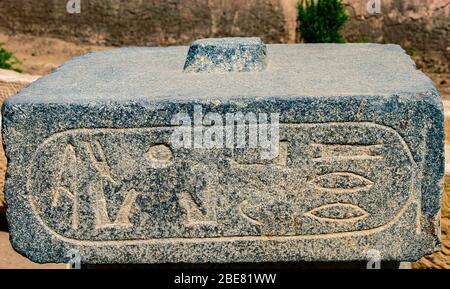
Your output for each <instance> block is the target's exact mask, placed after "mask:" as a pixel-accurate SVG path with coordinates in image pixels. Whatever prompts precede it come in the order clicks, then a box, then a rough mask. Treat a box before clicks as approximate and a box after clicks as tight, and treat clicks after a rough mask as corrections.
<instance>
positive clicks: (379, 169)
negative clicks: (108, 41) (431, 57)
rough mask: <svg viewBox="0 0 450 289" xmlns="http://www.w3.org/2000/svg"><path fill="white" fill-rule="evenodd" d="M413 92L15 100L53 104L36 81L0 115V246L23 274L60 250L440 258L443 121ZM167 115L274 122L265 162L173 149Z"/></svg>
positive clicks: (110, 255)
mask: <svg viewBox="0 0 450 289" xmlns="http://www.w3.org/2000/svg"><path fill="white" fill-rule="evenodd" d="M298 47H303V46H298ZM270 48H271V47H270V46H269V52H270V51H271V53H272V54H273V55H274V57H276V55H277V53H280V51H279V50H278V49H283V48H280V46H274V47H273V49H272V50H270ZM318 49H319V50H320V47H319V48H318ZM334 49H336V48H335V46H333V45H331V46H327V47H324V51H328V52H330V51H331V52H332V53H333V51H334ZM338 49H340V48H338ZM357 52H358V51H357ZM111 53H114V52H111ZM142 53H143V54H146V53H147V51H146V50H144V51H142ZM367 53H368V55H373V51H372V50H371V49H368V51H367ZM384 53H386V54H387V55H388V56H389V50H387V51H384ZM396 53H397V52H396ZM138 54H140V53H138ZM180 54H181V53H180ZM338 54H339V53H338ZM319 55H321V57H322V56H323V51H320V53H319ZM346 55H347V56H346ZM353 55H354V53H349V52H345V53H344V54H342V55H341V56H340V57H343V58H345V57H354V56H353ZM399 55H400V57H403V56H402V55H403V54H400V53H399ZM105 56H108V54H99V56H98V57H99V58H100V60H101V62H103V63H110V62H109V61H107V59H106V60H105ZM395 56H396V57H397V58H398V55H395ZM111 57H112V56H111ZM374 57H377V56H376V55H375V56H374ZM112 58H114V59H115V57H112ZM138 58H139V57H138ZM344 60H345V59H344ZM89 63H90V65H93V64H95V61H93V62H92V61H90V62H89ZM178 63H181V58H180V62H178ZM108 65H109V64H107V65H106V66H107V68H106V69H107V70H108V69H110V66H108ZM386 65H388V64H386ZM78 66H79V64H78ZM396 67H398V65H396ZM67 68H70V64H69V66H68V67H67V66H66V67H62V68H61V69H60V70H59V71H57V72H56V73H55V74H54V75H50V76H49V82H48V83H53V81H54V79H53V80H52V77H57V76H58V73H62V74H64V73H69V74H70V75H72V77H74V71H73V69H68V70H66V69H67ZM389 68H390V67H389ZM80 69H81V70H83V67H80ZM65 71H66V72H65ZM83 71H84V70H83ZM180 73H182V72H180ZM312 73H314V71H312ZM330 73H331V74H333V75H338V74H339V73H338V72H333V71H330ZM335 73H336V74H335ZM405 73H406V76H405V75H402V76H401V77H402V79H403V77H405V79H409V78H411V77H418V76H417V75H416V73H418V72H416V71H415V70H413V68H412V66H411V67H410V68H409V69H407V70H406V71H405ZM378 74H380V71H375V73H374V75H378ZM393 74H394V75H398V74H397V72H395V73H393ZM55 75H56V76H55ZM80 75H81V74H80ZM83 75H84V74H83ZM198 75H202V74H198ZM356 75H361V73H355V77H356ZM347 76H348V75H347ZM189 77H190V81H193V80H203V76H197V74H194V76H189ZM226 77H227V76H224V78H226ZM251 77H258V75H252V76H251ZM336 77H337V76H336ZM75 79H76V76H75ZM73 80H74V79H73V78H72V81H73ZM109 81H110V79H109V80H108V82H109ZM147 81H148V80H147ZM392 81H396V80H395V79H393V80H392ZM420 81H423V83H424V87H423V91H415V90H413V89H411V88H410V87H406V88H405V89H406V91H409V90H411V91H409V92H404V91H403V92H399V93H392V94H389V95H385V94H383V95H377V94H373V95H366V94H365V93H361V94H353V95H327V94H321V91H318V93H317V95H315V96H302V95H297V96H295V95H289V96H276V97H275V96H271V95H269V96H267V97H253V96H248V95H247V96H246V97H237V98H236V97H234V98H233V97H220V98H217V99H213V100H211V99H201V98H187V99H169V100H166V99H164V100H161V99H157V98H150V99H145V100H142V99H140V100H138V99H136V100H133V101H130V100H126V101H122V102H120V101H118V102H108V101H103V100H101V101H98V99H97V101H84V100H82V99H74V98H70V99H61V100H60V101H59V102H56V103H55V102H53V101H52V102H46V101H43V100H40V101H31V100H27V98H26V96H29V95H31V94H32V93H33V92H34V93H36V94H39V93H40V91H45V93H49V94H51V93H53V90H52V89H50V90H49V89H48V87H47V89H44V88H45V87H46V80H45V79H44V80H40V81H38V82H37V83H35V84H33V86H31V87H29V88H28V89H26V90H25V91H24V92H22V93H23V94H21V95H18V96H17V97H15V98H12V99H11V100H9V101H7V102H6V104H5V106H4V108H3V115H4V123H3V136H4V141H5V144H6V153H7V156H8V158H9V160H10V163H9V166H8V178H7V182H6V195H7V202H8V221H9V225H10V231H11V237H12V242H13V245H14V247H15V248H16V249H17V250H19V251H20V252H22V253H23V254H25V255H26V256H28V257H29V258H31V259H32V260H34V261H38V262H66V261H67V260H68V257H67V256H66V254H67V252H69V251H70V250H72V249H74V250H77V251H78V252H79V253H80V256H81V258H82V262H86V263H164V262H264V261H266V262H267V261H299V260H306V261H312V260H315V261H338V260H342V261H350V260H367V253H368V251H369V250H371V249H372V250H377V251H379V252H380V254H381V258H382V259H384V260H399V261H408V260H416V259H418V258H420V257H421V256H423V255H425V254H428V253H431V252H432V251H433V250H435V248H436V247H437V246H438V245H439V208H440V196H441V190H442V178H443V164H444V162H443V139H444V138H443V112H442V105H441V104H440V100H439V95H438V94H437V93H436V91H435V89H434V88H433V86H432V84H431V83H429V82H427V80H426V78H421V77H418V78H417V79H416V81H414V85H417V84H418V83H419V84H420ZM425 84H426V85H425ZM96 85H98V86H99V87H101V83H100V84H98V83H96ZM136 85H138V86H139V83H137V84H136ZM331 85H333V84H331ZM411 85H412V84H411ZM381 86H382V84H380V87H381ZM87 87H89V89H90V87H91V86H90V85H88V86H87ZM55 89H56V88H55ZM344 89H345V87H344ZM380 89H381V88H380ZM218 91H219V93H220V88H219V89H218ZM199 107H200V110H199V109H198V108H199ZM199 111H200V113H201V115H199ZM179 113H184V114H185V115H187V116H189V117H191V119H193V120H194V122H195V119H197V120H198V119H200V122H201V123H204V121H205V118H204V117H205V116H208V115H209V116H211V114H212V113H214V114H215V115H216V116H217V115H218V116H220V117H223V123H225V122H226V115H227V114H235V113H242V114H243V115H245V116H249V115H251V114H252V113H253V114H255V115H259V113H265V114H268V115H270V114H272V113H276V114H278V115H279V117H278V119H279V138H278V139H277V144H278V147H279V150H278V154H277V156H276V158H274V159H269V160H262V159H261V158H260V153H261V149H259V148H256V149H254V148H227V147H225V146H222V147H221V146H218V147H215V148H213V149H212V148H205V147H202V148H195V147H177V146H176V145H175V143H174V141H173V138H172V136H173V134H174V133H175V131H176V130H177V129H179V128H180V127H179V126H177V125H176V124H174V123H173V121H172V119H173V116H174V115H176V114H179ZM189 127H190V126H189ZM218 127H219V128H222V126H218ZM218 127H216V128H218ZM193 129H194V128H193ZM248 129H249V130H248V131H246V136H247V137H248V134H249V133H250V128H248ZM219 131H220V129H219ZM216 132H217V131H216ZM210 133H211V125H209V126H208V125H205V126H203V127H202V128H201V133H200V135H201V136H202V138H206V137H207V135H208V134H210ZM224 133H225V132H224ZM189 135H195V133H194V131H190V132H189ZM195 142H196V140H195V138H194V139H193V143H195Z"/></svg>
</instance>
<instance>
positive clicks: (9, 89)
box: [0, 69, 38, 213]
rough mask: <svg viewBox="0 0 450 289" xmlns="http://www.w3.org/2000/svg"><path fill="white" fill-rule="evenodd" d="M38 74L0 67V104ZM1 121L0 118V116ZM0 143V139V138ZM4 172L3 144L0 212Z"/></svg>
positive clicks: (3, 208)
mask: <svg viewBox="0 0 450 289" xmlns="http://www.w3.org/2000/svg"><path fill="white" fill-rule="evenodd" d="M37 78H38V76H34V75H28V74H20V73H17V72H15V71H11V70H5V69H0V104H3V101H4V100H5V99H6V98H8V97H10V96H13V95H14V94H16V93H17V92H19V91H20V90H21V89H22V88H24V87H26V86H27V85H28V84H30V83H31V82H33V81H34V80H36V79H37ZM0 122H1V118H0ZM0 144H1V139H0ZM5 172H6V158H5V154H4V151H3V145H1V146H0V213H4V212H5V210H6V206H5V197H4V194H3V185H4V180H5Z"/></svg>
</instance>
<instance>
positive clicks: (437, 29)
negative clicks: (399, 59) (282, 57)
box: [0, 0, 450, 73]
mask: <svg viewBox="0 0 450 289" xmlns="http://www.w3.org/2000/svg"><path fill="white" fill-rule="evenodd" d="M80 1H81V2H80V3H81V13H80V14H68V13H67V11H66V3H67V0H41V1H35V0H2V1H0V31H2V32H5V33H9V34H14V33H28V34H33V35H40V36H51V37H58V38H62V39H65V40H70V41H77V42H88V43H92V44H101V45H173V44H186V43H189V42H191V41H192V40H194V39H197V38H202V37H222V36H249V35H251V36H260V37H262V38H263V39H264V41H265V42H267V43H272V42H275V43H279V42H281V43H287V42H295V41H296V40H298V35H296V2H297V0H227V1H224V0H131V1H121V0H80ZM343 1H344V3H345V5H346V6H347V12H348V14H349V15H350V16H351V19H350V21H349V22H348V23H347V24H346V26H345V27H344V29H343V34H344V35H345V36H346V37H347V39H348V40H349V41H352V42H366V41H367V42H380V43H384V42H390V43H398V44H401V45H402V46H403V47H405V48H406V49H407V50H408V52H409V53H410V54H413V55H414V56H415V59H416V60H417V62H418V66H419V67H420V68H424V69H428V70H432V71H433V72H436V73H449V67H450V65H449V63H450V21H449V18H450V0H381V13H380V14H375V15H369V14H368V12H367V8H366V6H367V2H368V1H369V0H343Z"/></svg>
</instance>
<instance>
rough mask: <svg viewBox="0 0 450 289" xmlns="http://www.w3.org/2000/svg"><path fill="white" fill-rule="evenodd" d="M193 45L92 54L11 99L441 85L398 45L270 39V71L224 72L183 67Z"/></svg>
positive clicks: (326, 92) (385, 90) (381, 90)
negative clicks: (192, 70)
mask: <svg viewBox="0 0 450 289" xmlns="http://www.w3.org/2000/svg"><path fill="white" fill-rule="evenodd" d="M188 48H189V47H187V46H178V47H168V48H120V49H112V50H109V51H104V52H97V53H92V54H86V55H83V56H81V57H78V58H75V59H73V60H71V61H69V62H67V63H66V64H64V65H63V66H62V67H60V68H59V69H57V70H56V71H55V72H54V73H52V74H50V75H49V76H47V77H44V78H42V79H39V80H38V81H36V83H33V84H32V85H31V86H30V87H29V88H28V89H25V90H24V91H23V92H21V93H20V94H19V95H17V96H15V97H14V98H13V99H12V100H11V102H12V103H20V102H33V103H40V102H42V103H48V102H52V103H65V102H110V101H139V100H149V101H154V100H164V99H170V100H174V99H178V100H189V99H206V98H219V99H220V98H246V97H270V96H277V97H278V96H302V95H305V96H341V95H376V96H380V95H381V96H383V95H392V94H405V93H406V94H414V93H422V92H426V91H429V90H430V89H434V86H433V84H432V82H431V80H430V79H429V78H428V77H426V76H425V75H424V74H422V73H421V72H420V71H418V70H416V69H415V67H414V62H413V61H412V60H411V59H410V57H409V56H408V55H406V53H405V52H404V51H403V49H401V48H400V47H399V46H397V45H378V44H346V45H341V44H308V45H302V44H294V45H279V44H276V45H267V68H266V69H265V70H263V71H253V72H222V73H220V72H218V73H185V72H183V67H184V63H185V60H186V55H187V52H188Z"/></svg>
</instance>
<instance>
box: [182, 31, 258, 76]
mask: <svg viewBox="0 0 450 289" xmlns="http://www.w3.org/2000/svg"><path fill="white" fill-rule="evenodd" d="M266 66H267V50H266V45H265V44H264V43H263V42H262V40H261V39H260V38H258V37H248V38H241V37H229V38H207V39H200V40H197V41H194V42H193V43H192V44H191V46H190V47H189V52H188V55H187V57H186V62H185V64H184V71H185V72H251V71H261V70H264V69H265V68H266Z"/></svg>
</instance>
